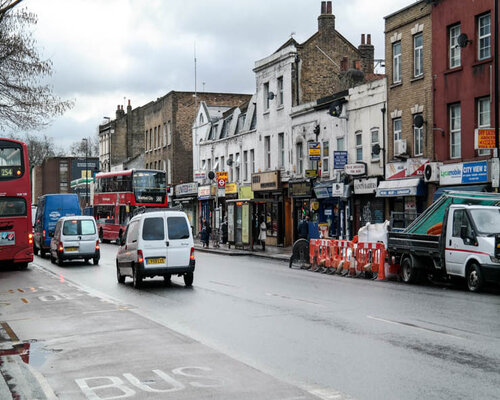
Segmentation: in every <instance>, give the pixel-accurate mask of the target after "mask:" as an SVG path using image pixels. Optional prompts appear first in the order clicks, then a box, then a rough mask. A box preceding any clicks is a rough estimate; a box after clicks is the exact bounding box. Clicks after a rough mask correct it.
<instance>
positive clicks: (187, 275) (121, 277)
mask: <svg viewBox="0 0 500 400" xmlns="http://www.w3.org/2000/svg"><path fill="white" fill-rule="evenodd" d="M194 267H195V260H194V241H193V234H192V232H191V227H190V225H189V220H188V218H187V216H186V213H184V212H182V211H174V210H165V211H151V212H147V211H146V212H145V213H144V214H140V215H136V216H135V217H134V218H132V219H131V220H130V222H129V224H128V226H127V230H126V232H125V235H124V236H123V238H122V241H121V245H120V248H119V249H118V253H117V254H116V277H117V280H118V282H119V283H124V282H125V277H126V276H130V277H131V278H132V279H133V285H134V287H136V288H137V287H138V286H140V284H141V283H142V279H143V278H145V277H154V276H163V277H164V279H165V281H170V278H171V276H172V274H176V275H178V276H183V277H184V284H185V285H186V286H191V285H192V284H193V277H194Z"/></svg>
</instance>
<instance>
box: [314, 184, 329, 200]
mask: <svg viewBox="0 0 500 400" xmlns="http://www.w3.org/2000/svg"><path fill="white" fill-rule="evenodd" d="M314 193H315V194H316V198H318V199H328V198H329V197H332V188H331V187H326V186H320V187H315V188H314Z"/></svg>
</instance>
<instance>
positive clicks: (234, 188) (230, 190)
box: [226, 183, 238, 194]
mask: <svg viewBox="0 0 500 400" xmlns="http://www.w3.org/2000/svg"><path fill="white" fill-rule="evenodd" d="M235 193H238V184H237V183H226V194H235Z"/></svg>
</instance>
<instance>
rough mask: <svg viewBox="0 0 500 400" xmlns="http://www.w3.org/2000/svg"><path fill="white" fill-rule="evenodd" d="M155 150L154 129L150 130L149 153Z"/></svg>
mask: <svg viewBox="0 0 500 400" xmlns="http://www.w3.org/2000/svg"><path fill="white" fill-rule="evenodd" d="M152 150H153V129H149V151H152Z"/></svg>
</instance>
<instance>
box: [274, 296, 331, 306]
mask: <svg viewBox="0 0 500 400" xmlns="http://www.w3.org/2000/svg"><path fill="white" fill-rule="evenodd" d="M266 296H271V297H279V298H281V299H285V300H294V301H300V302H302V303H308V304H314V305H315V306H321V307H324V305H323V304H321V303H316V302H314V301H311V300H306V299H298V298H295V297H290V296H285V295H282V294H277V293H266Z"/></svg>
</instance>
